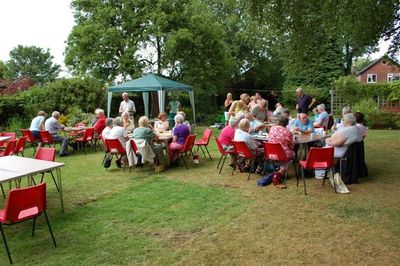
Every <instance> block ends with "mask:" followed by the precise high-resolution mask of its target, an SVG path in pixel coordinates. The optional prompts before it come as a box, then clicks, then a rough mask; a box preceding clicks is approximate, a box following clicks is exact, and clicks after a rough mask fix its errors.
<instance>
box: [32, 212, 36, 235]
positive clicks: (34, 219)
mask: <svg viewBox="0 0 400 266" xmlns="http://www.w3.org/2000/svg"><path fill="white" fill-rule="evenodd" d="M35 226H36V217H34V218H33V225H32V236H35Z"/></svg>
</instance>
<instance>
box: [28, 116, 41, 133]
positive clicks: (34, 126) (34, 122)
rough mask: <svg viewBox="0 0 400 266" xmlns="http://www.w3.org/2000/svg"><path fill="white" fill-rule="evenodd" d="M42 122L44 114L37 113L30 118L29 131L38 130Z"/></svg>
mask: <svg viewBox="0 0 400 266" xmlns="http://www.w3.org/2000/svg"><path fill="white" fill-rule="evenodd" d="M43 123H44V116H41V115H38V116H37V117H35V118H34V119H32V122H31V127H30V128H29V130H30V131H35V130H36V131H39V130H40V126H41V125H43Z"/></svg>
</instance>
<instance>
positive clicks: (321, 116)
mask: <svg viewBox="0 0 400 266" xmlns="http://www.w3.org/2000/svg"><path fill="white" fill-rule="evenodd" d="M317 110H318V120H317V121H316V122H314V124H313V126H314V127H326V126H327V124H328V113H327V112H326V111H325V104H323V103H322V104H319V105H318V106H317Z"/></svg>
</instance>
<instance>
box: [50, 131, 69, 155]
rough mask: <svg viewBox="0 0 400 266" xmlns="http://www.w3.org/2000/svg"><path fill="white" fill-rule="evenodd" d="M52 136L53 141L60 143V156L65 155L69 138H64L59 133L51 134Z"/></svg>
mask: <svg viewBox="0 0 400 266" xmlns="http://www.w3.org/2000/svg"><path fill="white" fill-rule="evenodd" d="M52 137H53V140H54V141H55V142H57V143H61V150H60V156H65V155H66V154H67V150H68V142H69V139H68V138H65V137H61V136H59V135H52Z"/></svg>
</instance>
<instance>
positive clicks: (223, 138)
mask: <svg viewBox="0 0 400 266" xmlns="http://www.w3.org/2000/svg"><path fill="white" fill-rule="evenodd" d="M237 124H238V120H237V119H236V117H234V116H232V117H231V118H230V119H229V125H227V126H226V127H224V128H223V129H222V131H221V134H220V135H219V141H220V142H221V144H222V147H223V148H224V150H226V151H231V150H233V142H232V140H233V138H234V136H235V129H236V126H237ZM234 164H235V157H234V155H233V154H231V163H230V164H229V165H230V166H234Z"/></svg>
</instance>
